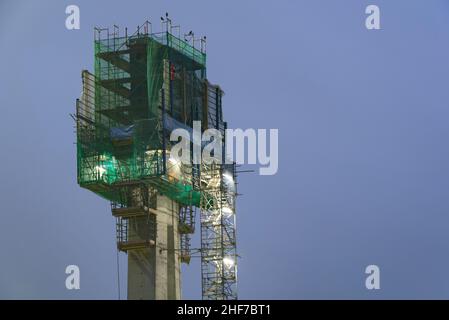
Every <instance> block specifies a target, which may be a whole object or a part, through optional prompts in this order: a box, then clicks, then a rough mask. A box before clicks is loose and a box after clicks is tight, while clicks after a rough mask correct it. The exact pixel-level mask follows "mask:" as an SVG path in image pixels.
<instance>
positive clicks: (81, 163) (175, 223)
mask: <svg viewBox="0 0 449 320" xmlns="http://www.w3.org/2000/svg"><path fill="white" fill-rule="evenodd" d="M161 20H163V23H162V27H163V29H162V32H158V33H154V32H152V30H151V29H152V26H151V23H150V22H148V21H147V22H145V23H144V24H143V25H142V26H140V27H138V28H137V30H136V32H135V33H133V34H131V35H128V32H127V30H126V29H125V32H124V34H121V33H120V30H119V28H118V27H117V26H114V28H113V29H112V30H110V29H100V28H95V39H94V47H95V71H94V73H90V72H88V71H86V70H84V71H83V72H82V81H83V92H82V96H81V97H80V98H79V99H77V101H76V131H77V177H78V183H79V184H80V186H81V187H83V188H86V189H88V190H90V191H92V192H94V193H96V194H98V195H100V196H101V197H103V198H105V199H107V200H109V201H110V202H111V211H112V215H113V217H115V219H116V234H117V249H118V250H120V251H121V252H125V253H126V254H127V255H128V299H180V298H181V286H180V283H181V281H180V279H181V275H180V269H181V268H180V264H181V263H187V264H188V263H189V262H190V259H191V257H192V255H193V254H194V253H195V252H197V253H199V256H200V257H201V272H202V296H203V299H237V291H236V285H237V254H236V237H235V233H236V230H235V198H236V170H235V164H234V163H231V164H229V161H227V164H225V161H224V157H225V155H223V159H222V160H223V161H221V162H213V163H206V162H200V163H196V164H195V163H194V161H191V162H190V163H184V162H180V161H177V160H176V159H175V158H174V157H171V156H170V152H171V149H172V147H173V145H174V144H175V142H172V141H170V133H171V132H172V131H173V130H175V129H178V128H181V129H185V130H187V131H188V132H192V130H193V127H194V123H196V122H197V121H200V123H201V130H202V131H204V130H206V129H211V128H212V129H216V130H218V131H220V132H221V133H222V137H223V141H222V142H223V145H224V144H225V142H226V141H225V138H224V137H225V130H226V127H227V124H226V122H224V120H223V110H222V96H223V91H222V90H221V88H220V87H219V86H217V85H213V84H211V83H210V82H209V81H208V80H207V78H206V53H205V37H204V38H200V39H197V38H195V35H194V34H193V32H189V33H188V34H185V35H184V39H181V32H180V28H179V27H178V26H172V24H171V20H170V19H169V18H168V15H167V16H166V17H165V19H164V18H161ZM173 30H177V31H178V35H174V34H173ZM191 160H192V159H191ZM197 209H199V210H197ZM197 211H200V225H201V230H200V232H201V248H198V249H197V250H193V249H192V248H191V247H190V239H191V236H192V234H193V233H194V232H195V220H196V213H197Z"/></svg>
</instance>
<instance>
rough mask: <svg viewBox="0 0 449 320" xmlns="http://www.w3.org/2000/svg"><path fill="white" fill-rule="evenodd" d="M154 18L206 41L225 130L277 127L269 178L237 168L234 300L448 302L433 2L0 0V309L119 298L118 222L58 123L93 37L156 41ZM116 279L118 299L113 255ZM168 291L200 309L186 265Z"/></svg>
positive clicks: (443, 132) (76, 91)
mask: <svg viewBox="0 0 449 320" xmlns="http://www.w3.org/2000/svg"><path fill="white" fill-rule="evenodd" d="M71 4H75V5H78V6H79V8H80V15H81V20H80V21H81V29H80V30H68V29H66V27H65V20H66V17H67V15H66V13H65V8H66V6H68V5H71ZM370 4H375V5H377V6H379V8H380V21H381V30H367V28H366V27H365V19H366V17H367V15H366V14H365V8H366V7H367V6H368V5H370ZM165 12H169V14H170V16H171V17H172V19H173V21H174V22H175V23H176V24H180V25H181V27H182V30H183V32H188V31H189V30H194V31H195V34H197V35H206V36H207V54H208V55H207V63H208V65H207V67H208V69H207V75H208V78H209V80H210V81H211V82H213V83H218V84H220V86H221V87H222V88H223V90H224V91H225V93H226V94H225V96H224V98H223V109H224V115H225V118H226V120H227V122H228V125H229V127H230V128H242V129H247V128H254V129H271V128H273V129H278V130H279V170H278V173H277V174H275V175H273V176H261V175H259V174H258V166H257V165H255V166H243V167H241V168H240V170H251V169H255V172H254V173H242V174H240V176H239V177H238V191H239V193H241V194H242V196H240V197H239V198H238V202H237V228H238V235H237V237H238V238H237V241H238V243H237V248H238V253H239V255H240V257H241V258H240V259H239V261H238V277H239V280H238V294H239V298H240V299H349V298H354V299H379V298H384V299H393V298H401V299H409V298H410V299H416V298H424V299H427V298H432V299H449V278H448V277H447V270H449V147H448V143H449V90H448V86H449V2H448V1H447V0H431V1H429V0H420V1H407V0H396V1H388V0H371V1H365V0H345V1H343V0H340V1H335V0H302V1H298V0H297V1H293V0H292V1H286V0H280V1H260V0H259V1H255V0H251V1H249V0H248V1H237V0H235V1H206V0H201V1H196V0H195V1H182V0H178V1H172V0H170V1H166V0H157V1H154V0H151V1H148V0H141V1H140V0H139V1H105V0H102V1H85V0H79V1H31V0H30V1H25V0H19V1H17V0H15V1H13V0H0V43H1V53H0V57H1V59H0V70H1V71H0V106H1V110H2V113H1V116H0V137H1V140H0V154H1V161H0V163H1V166H0V179H1V181H2V182H1V183H0V199H1V203H2V205H1V209H0V212H1V220H0V226H1V231H0V247H1V250H0V298H2V299H117V297H118V293H117V264H116V243H115V219H114V218H113V217H112V215H111V211H110V205H109V202H108V201H106V200H104V199H102V198H100V197H98V196H97V195H95V194H94V193H92V192H90V191H88V190H85V189H82V188H80V187H79V186H78V184H77V180H76V146H75V141H76V136H75V132H74V125H75V123H74V121H73V119H72V118H71V117H70V115H69V114H70V113H74V112H75V100H76V98H78V97H79V96H80V92H81V90H82V83H81V70H83V69H88V70H91V71H93V62H94V48H93V35H94V32H93V28H94V27H95V26H101V27H112V26H113V25H114V24H116V25H120V26H121V27H122V29H124V27H128V30H134V29H135V28H136V27H137V26H138V25H141V24H142V23H143V22H144V21H145V20H147V19H150V20H151V21H154V29H155V31H156V30H158V29H159V28H160V23H159V17H160V16H161V15H165ZM198 238H199V235H198V233H197V234H196V235H195V240H194V242H193V246H194V247H195V246H196V247H197V246H199V239H198ZM72 264H75V265H78V266H79V267H80V272H81V289H80V290H67V289H66V287H65V279H66V276H67V275H66V274H65V268H66V266H67V265H72ZM371 264H374V265H377V266H379V268H380V283H381V289H380V290H367V289H366V287H365V279H366V277H367V275H366V274H365V268H366V266H368V265H371ZM120 278H121V292H122V296H121V297H122V299H123V298H125V297H126V255H125V254H123V253H121V254H120ZM182 289H183V298H186V299H200V298H201V271H200V263H199V259H198V258H194V259H193V261H192V263H191V264H190V265H189V266H185V265H183V273H182Z"/></svg>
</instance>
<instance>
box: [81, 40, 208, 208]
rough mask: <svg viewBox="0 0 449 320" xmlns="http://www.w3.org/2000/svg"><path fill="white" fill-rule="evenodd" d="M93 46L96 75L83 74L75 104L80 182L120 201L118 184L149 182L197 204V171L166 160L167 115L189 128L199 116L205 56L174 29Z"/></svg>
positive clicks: (204, 73)
mask: <svg viewBox="0 0 449 320" xmlns="http://www.w3.org/2000/svg"><path fill="white" fill-rule="evenodd" d="M94 45H95V73H94V75H91V74H89V73H87V72H84V73H83V96H82V97H81V98H80V99H79V100H78V101H77V118H78V121H77V155H78V157H77V164H78V182H79V184H80V185H81V186H82V187H85V188H87V189H89V190H91V191H93V192H95V193H97V194H99V195H101V196H103V197H105V198H107V199H109V200H112V201H118V196H117V194H118V190H119V188H120V186H121V185H123V184H126V183H129V182H136V181H139V182H145V183H148V184H151V185H153V186H155V187H156V188H157V189H158V190H159V191H160V192H162V193H163V194H165V195H167V196H168V197H170V198H172V199H174V200H176V201H178V202H181V203H184V204H194V205H199V200H200V195H199V193H198V192H197V191H196V190H195V188H194V187H193V186H194V180H195V177H194V171H193V170H192V168H184V167H183V168H182V169H179V172H176V170H174V169H173V168H172V167H171V164H170V162H169V161H167V157H168V154H169V151H170V148H171V146H170V143H169V132H168V131H167V130H164V122H163V117H164V116H165V117H171V118H173V119H175V120H177V121H178V122H180V123H182V124H184V125H188V126H191V125H192V121H194V120H201V118H202V116H203V112H202V110H203V108H204V107H205V106H204V103H203V99H204V95H205V85H204V80H205V75H206V67H205V63H206V55H205V54H204V53H202V52H200V51H199V50H197V49H195V48H193V47H192V46H190V45H189V44H188V43H186V42H185V41H182V40H180V39H178V38H176V37H175V36H173V35H171V34H170V33H160V34H152V35H137V36H133V37H118V38H108V39H102V40H96V41H95V43H94ZM162 95H163V96H162ZM163 106H164V109H163ZM164 147H165V148H164ZM189 170H190V171H189Z"/></svg>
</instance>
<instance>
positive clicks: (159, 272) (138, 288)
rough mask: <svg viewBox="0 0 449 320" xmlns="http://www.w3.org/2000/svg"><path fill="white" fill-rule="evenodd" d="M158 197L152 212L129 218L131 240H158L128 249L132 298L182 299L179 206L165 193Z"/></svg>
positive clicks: (129, 294) (129, 283) (129, 284)
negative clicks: (147, 245)
mask: <svg viewBox="0 0 449 320" xmlns="http://www.w3.org/2000/svg"><path fill="white" fill-rule="evenodd" d="M155 198H156V201H154V200H153V205H152V206H153V209H154V210H152V214H151V215H149V216H143V217H136V218H132V219H130V221H129V229H128V238H129V240H131V241H143V240H147V239H155V243H154V245H151V246H150V247H147V248H138V249H132V250H128V299H129V300H175V299H180V298H181V268H180V264H181V260H180V252H179V250H178V249H179V247H180V243H179V242H180V238H179V231H178V212H179V205H178V204H177V203H176V202H174V201H173V200H171V199H169V198H167V197H165V196H162V195H157V196H155ZM154 202H155V204H154Z"/></svg>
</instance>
